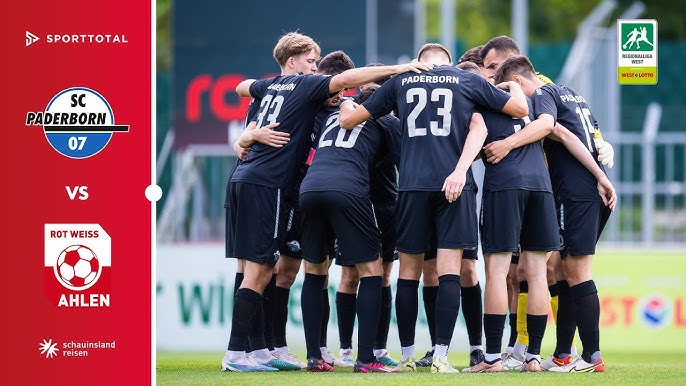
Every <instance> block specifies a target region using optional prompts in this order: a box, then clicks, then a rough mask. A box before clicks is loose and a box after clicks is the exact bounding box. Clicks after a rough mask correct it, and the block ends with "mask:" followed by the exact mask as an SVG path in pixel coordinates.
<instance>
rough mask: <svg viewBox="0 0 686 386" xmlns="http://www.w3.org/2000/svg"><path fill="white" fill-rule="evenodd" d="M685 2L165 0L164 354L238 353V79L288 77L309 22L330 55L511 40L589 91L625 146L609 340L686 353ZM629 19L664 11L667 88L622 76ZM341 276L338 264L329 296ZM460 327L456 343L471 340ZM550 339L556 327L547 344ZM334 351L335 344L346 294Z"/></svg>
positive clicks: (601, 274) (295, 326) (161, 164)
mask: <svg viewBox="0 0 686 386" xmlns="http://www.w3.org/2000/svg"><path fill="white" fill-rule="evenodd" d="M683 10H684V5H683V3H682V1H681V0H665V1H658V0H645V1H643V2H639V1H636V2H632V1H624V0H617V1H611V0H603V1H601V0H580V1H564V0H511V1H500V0H485V1H482V0H366V1H365V0H353V1H347V2H322V1H311V0H303V1H297V2H295V1H292V2H290V1H277V0H263V1H252V2H228V1H221V0H197V1H192V2H190V1H180V0H179V1H174V0H157V23H158V26H157V90H156V91H157V92H156V95H157V128H156V129H157V160H158V162H157V177H158V184H159V185H160V186H161V187H162V189H163V191H164V195H163V197H162V199H161V200H160V201H159V202H158V206H157V221H158V222H157V224H158V225H157V238H158V240H157V347H158V349H160V350H172V351H173V350H182V351H216V352H217V353H221V352H223V351H224V350H225V347H226V342H227V338H228V333H229V328H230V321H231V308H232V297H233V296H232V294H233V292H232V291H233V278H234V272H235V261H233V260H226V259H224V244H223V243H224V221H225V217H224V206H223V204H224V197H225V186H226V180H227V175H228V172H229V170H230V169H231V167H232V166H233V164H234V162H235V155H234V154H233V150H232V146H231V144H232V143H233V142H234V141H235V140H236V139H237V137H238V136H239V135H240V132H241V130H242V128H243V119H244V116H245V112H246V110H247V104H248V101H247V100H239V99H240V98H238V96H237V95H236V94H235V93H234V92H233V89H234V87H235V86H236V85H237V84H238V83H239V82H240V81H241V80H243V79H246V78H261V77H268V76H270V75H273V74H276V73H278V72H279V68H278V66H277V65H276V63H275V62H274V60H273V58H272V55H271V53H272V48H273V46H274V44H275V43H276V41H277V40H278V38H279V36H281V35H282V34H283V33H285V32H288V31H292V30H299V31H300V32H302V33H305V34H307V35H310V36H312V37H313V38H314V39H315V40H316V41H317V42H319V43H320V45H321V47H322V55H324V54H326V53H328V52H331V51H333V50H337V49H342V50H344V51H346V52H347V53H348V54H349V55H350V56H351V57H352V58H353V60H354V61H355V63H356V65H358V66H363V65H365V64H366V63H370V62H382V63H385V64H394V63H398V62H406V61H409V60H410V59H411V58H412V57H414V54H415V52H416V50H417V48H418V47H419V46H420V45H421V44H423V43H425V42H441V43H443V44H444V45H446V46H447V47H450V48H451V49H452V52H453V56H454V57H459V55H461V54H462V53H463V52H464V51H465V50H467V49H469V48H471V47H473V46H476V45H479V44H484V43H485V42H486V41H488V40H489V39H490V38H491V37H493V36H497V35H501V34H506V35H509V36H512V37H513V38H514V39H515V40H516V41H517V42H518V43H519V44H520V45H521V46H522V48H523V51H524V52H525V53H526V54H527V55H528V56H529V57H530V58H531V61H532V62H533V63H534V65H535V67H536V69H537V70H538V71H540V72H542V73H544V74H546V75H548V76H549V77H550V78H551V79H553V80H554V81H555V82H557V83H561V84H567V85H570V86H572V87H574V88H575V89H576V90H577V91H579V92H580V93H581V94H582V95H584V96H585V97H586V98H587V100H588V101H589V103H590V105H591V107H592V109H593V112H594V114H595V115H596V117H597V118H598V120H599V122H600V128H601V130H602V133H603V135H604V137H605V139H606V140H608V141H609V142H611V143H612V144H613V145H614V148H615V166H614V168H613V169H610V170H609V175H610V178H611V180H612V181H613V183H614V184H615V187H616V188H617V190H618V193H619V194H620V200H619V205H618V209H617V210H616V211H615V213H614V214H613V216H612V217H611V219H610V222H609V224H608V226H607V228H606V229H605V231H604V233H603V237H602V239H601V241H600V244H599V251H598V254H597V257H596V259H595V277H596V281H597V282H598V286H599V288H600V295H601V303H602V316H601V318H602V320H601V324H602V326H601V327H602V334H603V335H602V344H603V349H604V350H635V351H643V352H646V351H648V352H650V351H657V350H663V351H664V350H674V351H681V352H683V351H684V349H683V347H682V343H683V342H684V341H686V309H685V306H686V304H685V299H686V296H685V295H684V294H685V293H686V269H684V266H685V264H686V262H684V261H683V259H684V258H685V257H686V207H685V199H686V178H685V173H686V154H685V152H686V151H685V149H686V123H684V119H683V114H684V111H686V82H683V80H682V79H681V78H680V76H681V75H682V74H683V68H684V63H686V18H685V16H684V12H683ZM620 18H621V19H635V18H646V19H656V20H657V21H658V31H659V48H658V79H659V81H658V84H657V85H655V86H620V85H618V84H617V31H616V20H617V19H620ZM477 164H478V163H477ZM477 164H475V168H477V169H478V168H479V165H477ZM482 263H483V261H482V260H480V264H482ZM337 275H338V273H337V271H335V270H333V271H332V275H331V281H330V288H329V290H330V293H331V296H330V298H331V299H334V294H335V290H336V283H337ZM481 278H482V282H483V274H482V275H481ZM300 283H301V281H298V282H296V284H295V285H294V287H293V289H292V291H291V298H292V299H291V310H290V319H289V337H290V344H291V346H293V347H296V348H297V347H303V346H304V343H303V340H302V336H303V335H302V325H301V321H300V303H299V292H300ZM460 319H461V318H460ZM425 323H426V321H425V318H424V315H423V311H420V324H421V325H425ZM460 323H461V324H460V325H458V328H457V329H456V332H455V336H454V340H453V342H454V344H453V345H454V350H455V351H465V350H467V343H466V333H465V332H464V328H463V324H462V320H460ZM551 327H552V326H551ZM396 331H397V330H396V329H395V327H394V326H392V328H391V334H390V335H391V336H390V338H391V339H390V341H389V348H390V349H391V350H392V351H397V350H399V345H398V344H397V338H395V337H394V335H396ZM417 338H418V342H417V347H418V350H420V351H421V350H423V349H424V348H423V347H427V348H428V347H429V342H428V332H427V331H426V328H422V327H421V326H420V327H419V328H418V336H417ZM553 339H554V331H553V330H552V329H550V330H549V331H548V332H547V334H546V342H548V343H547V344H548V345H550V343H551V342H552V340H553ZM329 347H330V348H331V349H332V351H334V352H336V350H337V349H338V340H337V331H336V324H335V303H334V302H333V301H332V315H331V319H330V327H329Z"/></svg>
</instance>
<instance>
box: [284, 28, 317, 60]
mask: <svg viewBox="0 0 686 386" xmlns="http://www.w3.org/2000/svg"><path fill="white" fill-rule="evenodd" d="M312 50H314V51H315V52H316V53H317V56H319V55H320V54H321V52H322V50H321V48H319V44H317V43H315V41H314V40H313V39H312V38H311V37H309V36H307V35H303V34H301V33H299V32H289V33H287V34H285V35H283V36H281V38H279V41H278V42H277V43H276V46H274V59H275V60H276V62H277V63H279V66H281V67H284V66H285V65H286V62H287V61H288V58H290V57H292V56H298V55H301V54H305V53H308V52H310V51H312Z"/></svg>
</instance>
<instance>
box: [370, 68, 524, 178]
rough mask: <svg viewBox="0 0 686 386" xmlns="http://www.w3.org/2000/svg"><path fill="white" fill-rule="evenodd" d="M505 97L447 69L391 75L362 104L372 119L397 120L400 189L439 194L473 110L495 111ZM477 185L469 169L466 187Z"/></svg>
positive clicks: (469, 75) (467, 74)
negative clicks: (394, 114) (391, 116)
mask: <svg viewBox="0 0 686 386" xmlns="http://www.w3.org/2000/svg"><path fill="white" fill-rule="evenodd" d="M509 98H510V96H509V95H508V94H507V93H505V92H504V91H502V90H500V89H498V88H496V87H494V86H493V85H491V84H490V83H488V82H487V81H486V80H485V79H483V78H482V77H480V76H478V75H476V74H472V73H470V72H466V71H463V70H460V69H457V68H455V67H453V66H450V65H444V66H437V67H435V68H434V69H432V70H431V71H425V72H422V73H421V74H416V73H413V72H409V73H406V74H401V75H396V76H394V77H393V78H391V79H390V80H389V81H387V82H386V83H384V85H383V86H381V87H380V88H379V89H378V90H377V91H376V92H375V93H374V94H372V96H371V97H370V98H369V99H368V100H367V101H365V102H364V103H363V106H364V107H365V108H366V109H367V111H369V112H370V113H371V115H372V116H373V117H381V116H384V115H386V114H388V113H390V112H391V111H396V112H397V115H398V118H399V119H400V123H401V127H402V130H401V132H402V134H401V147H400V148H401V153H400V167H399V172H400V175H399V179H398V188H399V190H400V191H408V190H424V191H440V190H441V188H442V187H443V183H444V181H445V178H446V177H448V176H449V175H450V174H451V173H452V172H453V170H454V169H455V165H457V161H458V160H459V158H460V155H461V154H462V149H463V147H464V142H465V139H466V137H467V133H468V131H469V123H470V121H471V116H472V113H473V112H474V110H475V107H476V106H484V107H488V108H491V109H494V110H498V111H500V110H501V109H502V108H503V106H504V105H505V103H507V100H508V99H509ZM475 187H476V184H475V182H474V177H473V176H472V171H471V168H470V169H469V171H468V173H467V182H466V185H465V187H464V188H465V189H473V188H475Z"/></svg>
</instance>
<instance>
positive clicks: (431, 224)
mask: <svg viewBox="0 0 686 386" xmlns="http://www.w3.org/2000/svg"><path fill="white" fill-rule="evenodd" d="M396 224H397V231H398V236H397V240H396V244H397V248H398V251H400V252H405V253H412V254H418V253H426V252H428V251H429V250H430V245H429V244H430V240H431V237H432V236H434V235H435V238H436V248H444V249H475V248H476V247H477V242H478V229H477V221H476V193H475V192H474V191H473V190H465V191H462V194H461V195H460V197H459V198H458V199H457V201H454V202H452V203H448V201H447V200H446V199H445V193H443V192H425V191H404V192H400V195H399V197H398V213H397V215H396Z"/></svg>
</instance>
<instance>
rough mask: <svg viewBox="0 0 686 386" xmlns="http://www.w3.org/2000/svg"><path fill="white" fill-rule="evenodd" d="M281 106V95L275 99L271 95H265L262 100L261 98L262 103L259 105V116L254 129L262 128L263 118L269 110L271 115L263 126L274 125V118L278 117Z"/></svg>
mask: <svg viewBox="0 0 686 386" xmlns="http://www.w3.org/2000/svg"><path fill="white" fill-rule="evenodd" d="M272 98H273V100H272ZM281 106H283V95H277V96H276V97H274V96H273V95H271V94H267V95H265V96H264V98H262V103H260V115H258V116H257V126H256V127H257V128H260V127H262V122H263V121H264V117H265V116H267V113H268V112H269V110H271V111H272V113H271V114H269V115H268V116H267V123H266V124H265V126H266V125H271V124H272V123H276V117H278V116H279V112H280V111H281Z"/></svg>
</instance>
